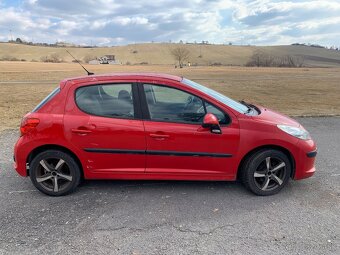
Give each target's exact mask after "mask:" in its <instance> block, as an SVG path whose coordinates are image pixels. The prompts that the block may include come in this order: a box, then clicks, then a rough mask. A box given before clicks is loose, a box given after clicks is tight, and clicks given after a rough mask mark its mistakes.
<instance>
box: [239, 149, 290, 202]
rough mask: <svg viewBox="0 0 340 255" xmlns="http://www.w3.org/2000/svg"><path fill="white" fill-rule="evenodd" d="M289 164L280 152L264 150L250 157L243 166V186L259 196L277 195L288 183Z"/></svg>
mask: <svg viewBox="0 0 340 255" xmlns="http://www.w3.org/2000/svg"><path fill="white" fill-rule="evenodd" d="M291 171H292V167H291V163H290V161H289V159H288V157H287V156H286V154H284V153H283V152H281V151H278V150H273V149H266V150H261V151H259V152H257V153H255V154H253V155H251V156H250V157H249V158H248V159H247V160H246V161H245V163H244V164H243V167H242V169H241V178H242V182H243V184H244V185H245V186H246V187H247V188H248V189H249V190H250V191H252V192H253V193H255V194H256V195H260V196H268V195H274V194H276V193H278V192H279V191H280V190H281V189H282V188H283V187H284V186H285V185H286V184H287V183H288V181H289V178H290V173H291Z"/></svg>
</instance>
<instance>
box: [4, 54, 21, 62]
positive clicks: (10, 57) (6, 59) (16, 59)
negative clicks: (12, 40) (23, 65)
mask: <svg viewBox="0 0 340 255" xmlns="http://www.w3.org/2000/svg"><path fill="white" fill-rule="evenodd" d="M0 61H20V59H18V58H16V57H12V56H9V55H6V56H3V57H2V58H0Z"/></svg>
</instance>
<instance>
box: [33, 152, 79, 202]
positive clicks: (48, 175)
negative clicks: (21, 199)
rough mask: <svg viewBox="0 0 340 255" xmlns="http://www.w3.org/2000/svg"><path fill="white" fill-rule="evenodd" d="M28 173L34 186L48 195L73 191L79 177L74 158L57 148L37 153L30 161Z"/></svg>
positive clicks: (61, 194) (59, 194)
mask: <svg viewBox="0 0 340 255" xmlns="http://www.w3.org/2000/svg"><path fill="white" fill-rule="evenodd" d="M29 174H30V178H31V181H32V183H33V184H34V186H35V187H36V188H37V189H38V190H40V191H41V192H43V193H45V194H47V195H50V196H63V195H66V194H69V193H71V192H73V191H74V190H75V189H76V187H77V186H78V184H79V182H80V177H81V174H80V169H79V166H78V164H77V162H76V161H75V160H74V158H73V157H71V156H70V155H69V154H67V153H65V152H62V151H58V150H47V151H44V152H41V153H39V154H38V155H37V156H36V157H35V158H34V159H33V160H32V162H31V163H30V168H29Z"/></svg>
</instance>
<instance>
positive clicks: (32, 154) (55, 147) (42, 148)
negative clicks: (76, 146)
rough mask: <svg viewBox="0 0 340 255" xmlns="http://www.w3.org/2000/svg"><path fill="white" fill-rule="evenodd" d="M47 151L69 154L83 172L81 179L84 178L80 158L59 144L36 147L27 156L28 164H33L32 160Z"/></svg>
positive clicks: (82, 172)
mask: <svg viewBox="0 0 340 255" xmlns="http://www.w3.org/2000/svg"><path fill="white" fill-rule="evenodd" d="M46 150H58V151H62V152H65V153H67V154H69V155H70V156H71V157H72V158H73V159H74V160H75V161H76V163H77V164H78V166H79V168H80V171H81V177H82V178H83V177H84V170H83V165H82V164H81V161H80V160H79V157H78V156H77V155H76V154H75V153H74V152H73V151H71V150H70V149H68V148H66V147H64V146H61V145H57V144H44V145H42V146H39V147H36V148H35V149H34V150H32V151H31V152H30V154H29V155H28V156H27V159H26V164H28V166H29V164H30V163H31V162H32V160H33V159H34V157H35V156H37V155H38V154H39V153H40V152H43V151H46ZM27 176H29V170H28V169H27Z"/></svg>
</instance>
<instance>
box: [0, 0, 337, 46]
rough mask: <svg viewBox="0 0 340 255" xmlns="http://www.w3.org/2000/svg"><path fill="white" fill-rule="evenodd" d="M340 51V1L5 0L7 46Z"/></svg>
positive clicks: (2, 33)
mask: <svg viewBox="0 0 340 255" xmlns="http://www.w3.org/2000/svg"><path fill="white" fill-rule="evenodd" d="M17 37H20V38H21V39H23V40H26V41H33V42H47V43H55V42H57V41H58V42H61V41H63V42H69V43H75V44H80V45H97V46H112V45H124V44H133V43H144V42H152V41H153V42H169V41H171V42H179V41H180V40H182V41H183V42H195V41H196V42H201V41H203V40H204V41H209V43H216V44H227V43H229V42H231V43H233V44H238V45H248V44H251V45H287V44H292V43H312V44H320V45H325V46H337V47H338V46H340V0H323V1H313V0H311V1H304V0H298V1H289V0H285V1H281V0H271V1H270V0H257V1H248V0H239V1H238V0H236V1H229V0H168V1H166V0H151V1H146V0H139V1H129V0H0V41H8V40H9V39H11V38H14V39H16V38H17Z"/></svg>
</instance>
